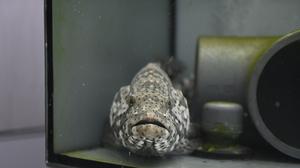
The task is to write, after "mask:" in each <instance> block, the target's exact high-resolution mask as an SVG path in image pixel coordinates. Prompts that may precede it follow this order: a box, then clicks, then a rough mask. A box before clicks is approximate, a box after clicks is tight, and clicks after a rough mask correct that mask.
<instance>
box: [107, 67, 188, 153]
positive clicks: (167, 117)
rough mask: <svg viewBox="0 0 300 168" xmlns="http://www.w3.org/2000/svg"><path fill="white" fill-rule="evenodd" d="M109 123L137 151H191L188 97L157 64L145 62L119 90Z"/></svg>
mask: <svg viewBox="0 0 300 168" xmlns="http://www.w3.org/2000/svg"><path fill="white" fill-rule="evenodd" d="M110 126H111V128H112V131H113V134H114V136H115V138H116V140H117V141H118V142H119V143H120V144H122V146H123V147H125V148H127V149H128V150H129V151H131V152H134V153H137V154H141V155H154V156H163V155H166V154H172V153H176V154H184V153H189V152H191V148H192V147H191V145H190V144H189V143H190V141H189V139H188V138H187V137H188V133H189V129H190V117H189V109H188V105H187V101H186V98H185V97H184V96H183V94H182V92H181V91H180V90H177V89H175V88H174V87H173V85H172V82H171V80H170V79H169V77H168V75H167V74H166V73H165V72H164V70H162V69H161V67H160V65H159V64H158V63H149V64H148V65H146V66H145V67H144V68H142V69H141V70H140V71H139V72H138V73H137V74H136V75H135V77H134V78H133V79H132V81H131V84H130V85H127V86H123V87H121V88H120V90H119V91H118V92H117V93H116V95H115V97H114V100H113V103H112V106H111V111H110Z"/></svg>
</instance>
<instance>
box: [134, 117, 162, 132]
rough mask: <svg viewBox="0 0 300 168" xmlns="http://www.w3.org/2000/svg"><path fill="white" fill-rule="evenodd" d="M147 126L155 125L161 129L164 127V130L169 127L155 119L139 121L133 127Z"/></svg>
mask: <svg viewBox="0 0 300 168" xmlns="http://www.w3.org/2000/svg"><path fill="white" fill-rule="evenodd" d="M146 124H153V125H156V126H159V127H162V128H164V129H167V127H166V126H165V125H164V124H163V123H162V122H160V121H159V120H156V119H153V118H146V119H142V120H140V121H138V122H137V123H136V124H134V125H133V127H135V126H138V125H146Z"/></svg>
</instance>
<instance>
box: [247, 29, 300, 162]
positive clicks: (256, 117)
mask: <svg viewBox="0 0 300 168" xmlns="http://www.w3.org/2000/svg"><path fill="white" fill-rule="evenodd" d="M298 40H300V30H298V31H295V32H292V33H289V34H287V35H286V36H284V37H282V38H280V39H279V40H277V41H276V42H275V43H274V44H273V45H272V46H271V47H270V49H269V50H267V51H266V52H265V53H264V54H263V55H262V56H261V58H260V60H258V61H257V63H256V65H255V67H254V70H253V72H252V75H251V77H250V82H249V88H248V96H247V99H248V109H249V113H250V116H251V118H252V121H253V123H254V125H255V127H256V128H257V130H258V132H259V133H260V135H261V136H262V137H263V138H264V139H265V140H266V141H267V142H268V143H270V144H271V145H272V146H273V147H275V148H276V149H277V150H279V151H281V152H282V153H284V154H286V155H289V156H291V157H293V158H297V159H300V148H296V147H293V146H291V145H289V144H286V143H285V142H283V141H282V140H280V139H279V138H278V137H276V136H275V135H274V134H273V133H272V132H271V130H270V129H269V128H268V127H267V126H266V124H265V123H264V121H263V118H262V117H261V115H260V112H259V108H258V103H257V89H258V83H259V79H260V76H261V74H262V72H263V70H264V68H265V66H266V65H267V63H268V62H269V60H270V59H271V58H272V56H274V55H275V54H276V53H277V52H279V51H280V50H281V49H283V48H284V47H286V46H287V45H289V44H291V43H293V42H296V41H298Z"/></svg>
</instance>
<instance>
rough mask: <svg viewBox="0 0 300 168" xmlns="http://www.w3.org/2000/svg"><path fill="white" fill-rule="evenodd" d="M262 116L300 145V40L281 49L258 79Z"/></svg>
mask: <svg viewBox="0 0 300 168" xmlns="http://www.w3.org/2000/svg"><path fill="white" fill-rule="evenodd" d="M257 87H258V89H257V101H258V108H259V112H260V115H261V117H262V119H263V121H264V123H265V124H266V126H267V127H268V128H269V130H270V131H271V132H272V133H273V134H274V135H275V136H276V137H278V138H279V139H280V140H281V141H283V142H285V143H286V144H288V145H290V146H293V147H295V148H300V134H299V129H300V108H299V107H300V40H298V41H296V42H293V43H290V44H289V45H287V46H285V47H284V48H282V49H281V50H279V51H278V52H277V53H276V54H275V55H274V56H273V57H272V58H271V59H270V60H269V62H268V63H267V64H266V66H265V68H264V70H263V72H262V74H261V77H260V78H259V81H258V86H257Z"/></svg>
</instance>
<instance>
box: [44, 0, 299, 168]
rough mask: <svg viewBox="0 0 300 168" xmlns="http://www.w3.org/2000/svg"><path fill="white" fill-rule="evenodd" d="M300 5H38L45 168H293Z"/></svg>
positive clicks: (89, 0)
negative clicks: (43, 84)
mask: <svg viewBox="0 0 300 168" xmlns="http://www.w3.org/2000/svg"><path fill="white" fill-rule="evenodd" d="M299 5H300V2H298V1H295V0H289V1H283V0H276V1H271V0H265V1H257V0H250V1H247V2H246V1H242V0H228V1H217V0H212V1H211V0H210V1H208V0H151V1H149V0H46V1H45V19H46V21H45V23H46V24H45V25H46V26H45V34H46V36H45V41H46V42H45V47H46V68H47V69H46V71H47V78H46V85H47V101H46V109H47V110H46V111H47V143H46V144H47V145H46V146H47V160H48V163H49V165H50V166H54V167H55V166H58V167H59V166H74V167H101V166H102V167H108V166H115V167H118V166H129V167H178V168H179V167H201V166H203V167H245V168H246V167H253V166H256V167H283V166H286V167H299V161H298V159H299V158H300V144H299V142H300V137H299V134H298V132H297V128H298V127H299V124H298V122H297V121H298V118H299V116H300V115H299V113H298V112H297V111H299V109H298V108H299V107H298V106H297V105H298V104H299V103H300V98H299V96H300V90H299V87H297V86H299V84H300V80H299V79H300V76H299V74H300V73H299V72H300V70H299V68H298V67H300V59H299V57H298V55H299V52H300V45H299V44H300V32H299V31H294V30H296V29H299V28H300V19H299V18H300V17H299V16H300V12H299V10H298V6H299ZM278 11H281V12H278ZM292 31H293V32H292ZM289 32H292V33H290V34H288V33H289Z"/></svg>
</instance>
